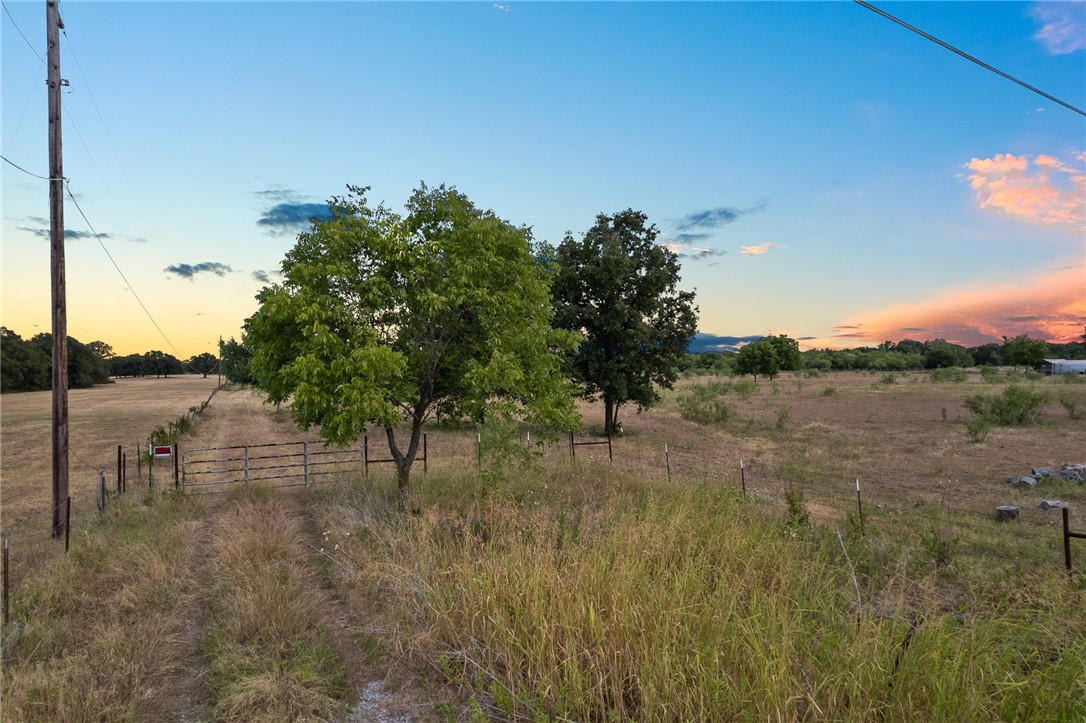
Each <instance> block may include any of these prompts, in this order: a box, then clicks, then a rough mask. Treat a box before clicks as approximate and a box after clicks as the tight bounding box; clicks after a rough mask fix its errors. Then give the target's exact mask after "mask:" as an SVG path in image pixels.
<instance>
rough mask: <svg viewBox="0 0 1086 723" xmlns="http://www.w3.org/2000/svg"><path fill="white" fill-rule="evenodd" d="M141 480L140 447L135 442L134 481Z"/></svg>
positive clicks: (141, 460) (141, 462)
mask: <svg viewBox="0 0 1086 723" xmlns="http://www.w3.org/2000/svg"><path fill="white" fill-rule="evenodd" d="M142 479H143V457H142V456H140V445H139V442H136V480H137V481H139V480H142Z"/></svg>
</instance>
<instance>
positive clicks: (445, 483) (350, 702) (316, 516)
mask: <svg viewBox="0 0 1086 723" xmlns="http://www.w3.org/2000/svg"><path fill="white" fill-rule="evenodd" d="M1018 382H1019V383H1022V384H1028V385H1031V386H1032V387H1033V388H1036V389H1039V390H1046V391H1048V392H1049V393H1050V394H1049V396H1050V401H1049V402H1048V403H1047V404H1046V406H1045V408H1044V411H1043V417H1042V420H1041V421H1040V423H1038V424H1035V425H1030V426H1020V427H996V428H994V429H992V430H991V431H990V432H989V433H988V435H987V437H986V438H985V439H984V440H983V441H979V442H978V441H974V440H973V439H972V438H971V437H970V435H969V434H968V433H967V430H966V428H965V426H964V421H965V420H966V419H967V418H969V417H970V416H971V413H970V412H968V411H967V409H966V408H965V406H964V402H965V400H966V398H967V397H969V396H970V395H973V394H977V393H985V394H995V393H998V392H1000V391H1001V390H1002V389H1003V387H1004V383H1005V380H1001V382H1000V383H995V384H993V383H990V382H986V381H984V380H982V379H981V378H980V376H979V375H978V374H976V373H972V374H970V375H969V376H968V377H967V378H966V379H965V381H961V382H937V381H932V379H931V376H930V375H929V374H928V373H924V372H914V373H904V374H897V375H895V376H894V377H893V378H892V380H891V379H890V378H889V377H888V376H887V375H885V374H881V373H880V374H868V373H863V372H849V373H834V374H823V375H821V376H819V377H807V376H804V375H791V374H789V375H785V376H783V377H779V378H777V379H776V380H773V381H769V380H760V381H759V382H758V384H756V385H750V384H743V383H742V382H741V381H740V380H735V379H726V378H719V379H714V378H707V377H702V378H690V379H684V380H681V381H680V383H679V384H678V385H677V388H676V389H675V390H673V391H668V392H665V394H664V400H663V403H662V404H661V405H660V406H659V407H657V408H655V409H653V410H650V411H647V412H645V413H643V414H640V415H637V414H635V413H634V411H633V410H625V409H624V410H623V411H622V421H623V424H624V427H625V432H624V434H623V435H622V436H621V437H615V438H614V439H613V440H612V442H613V445H612V446H613V452H614V461H613V462H612V463H608V462H607V447H606V446H602V445H597V446H591V447H589V446H585V447H578V448H577V460H576V461H571V460H570V459H569V451H568V439H566V438H563V437H557V438H551V439H549V440H546V441H545V442H544V438H543V437H542V436H541V434H540V432H541V431H540V430H526V429H522V430H519V432H518V437H517V445H518V446H520V447H522V448H529V444H528V438H527V435H526V432H528V431H532V445H531V447H530V449H532V450H534V451H535V452H536V456H535V462H534V463H532V464H531V465H530V466H529V467H527V468H523V469H522V468H510V469H507V470H506V471H505V473H504V474H498V473H497V470H496V469H495V468H494V467H493V466H492V465H491V463H490V455H489V453H488V450H489V448H488V447H487V446H486V445H484V454H483V455H482V459H481V463H480V456H479V455H478V448H477V446H476V444H477V442H478V439H479V438H478V437H477V436H476V432H475V430H474V429H472V428H468V427H463V428H457V427H450V426H438V425H433V426H432V427H431V428H430V429H429V430H428V435H429V456H430V459H429V460H428V465H427V466H428V471H427V473H426V474H423V472H422V469H421V465H417V466H416V469H415V471H414V473H413V476H412V482H413V490H412V507H413V508H414V509H413V512H412V513H411V514H409V515H407V516H405V517H401V516H399V515H397V514H396V513H395V512H394V506H395V484H394V481H393V479H392V470H391V469H390V466H389V465H384V466H380V467H375V468H371V470H370V475H369V476H368V477H365V478H364V477H363V476H362V474H361V469H358V470H356V471H355V472H353V473H348V474H346V475H345V476H344V478H342V479H335V480H332V479H329V481H327V482H321V483H320V484H317V485H314V486H313V487H312V488H310V489H308V490H304V489H300V490H298V491H297V492H296V493H284V492H279V491H275V490H261V489H259V488H257V487H255V486H254V487H251V488H248V489H246V488H244V487H243V486H241V485H236V487H237V489H236V490H235V491H234V492H232V493H230V494H226V495H218V496H214V497H207V498H200V499H193V498H183V497H181V496H179V495H176V494H174V493H173V492H172V491H171V490H170V489H169V488H166V489H159V490H157V491H155V492H154V493H153V494H149V493H147V492H146V490H145V489H141V488H140V487H139V485H138V483H134V473H132V472H130V476H129V490H130V493H129V494H127V495H125V496H124V497H123V498H113V499H111V500H110V506H109V508H108V509H107V512H106V513H104V514H102V513H99V512H97V511H96V509H95V507H94V501H93V490H94V480H95V479H96V477H97V470H98V469H103V470H105V471H106V473H107V478H110V479H112V475H113V474H114V473H115V472H114V470H115V464H116V446H117V444H123V445H124V446H125V449H128V450H130V451H129V456H130V459H131V456H132V455H133V454H134V447H135V444H136V443H137V441H142V440H145V439H146V437H147V435H148V433H149V431H150V429H151V428H153V427H154V426H157V425H161V424H165V423H166V422H167V421H169V420H171V419H175V418H176V417H177V416H179V415H181V414H184V413H185V411H186V410H187V409H189V408H190V407H192V406H194V405H198V404H200V403H201V402H202V401H203V400H204V399H206V398H207V395H208V394H209V393H210V392H211V389H212V388H213V386H214V380H210V379H209V380H203V379H199V378H179V379H162V380H155V379H143V380H120V381H119V382H118V383H117V384H113V385H109V386H105V387H99V388H95V389H90V390H82V391H80V392H73V394H72V403H71V407H72V448H73V464H72V490H73V493H72V494H73V498H74V499H75V500H76V508H75V511H74V513H73V528H74V529H73V549H72V553H71V554H70V555H68V556H67V557H66V556H64V554H63V545H62V543H57V542H56V541H53V540H50V539H49V537H48V505H49V502H50V491H49V479H50V477H49V475H50V472H49V470H50V467H49V418H48V412H49V397H48V394H47V393H35V394H25V395H9V396H5V397H4V398H3V400H2V405H3V406H2V407H0V426H2V437H0V441H2V444H3V448H2V457H0V461H2V464H3V467H2V494H3V533H4V535H5V536H8V537H10V538H11V539H12V545H13V547H12V551H13V557H12V570H11V572H12V582H13V584H14V590H13V615H12V623H11V624H10V625H8V626H5V629H4V633H3V655H4V704H3V705H4V716H3V717H4V719H5V720H20V719H81V718H88V717H91V718H97V717H102V716H105V717H108V718H109V719H112V720H152V719H163V718H167V719H188V720H196V719H199V720H283V719H288V718H300V717H301V718H306V717H308V718H319V719H329V720H343V721H355V720H388V721H393V720H468V719H472V720H474V719H478V718H479V717H480V716H481V717H482V718H486V719H494V720H521V719H535V720H587V719H606V718H611V717H617V718H620V719H630V720H646V721H649V720H674V719H688V720H692V719H706V716H708V717H709V718H716V719H750V720H762V719H766V718H774V719H782V720H908V719H910V718H912V719H915V717H916V716H917V715H919V716H920V717H921V718H927V719H959V720H964V719H974V720H975V719H995V718H1003V719H1006V718H1013V719H1018V720H1051V719H1053V716H1055V718H1056V719H1067V720H1070V719H1074V717H1076V716H1079V715H1086V622H1084V621H1086V601H1084V594H1086V593H1084V585H1083V583H1082V582H1081V581H1082V577H1081V576H1080V577H1078V578H1077V582H1076V583H1073V584H1072V583H1069V582H1068V580H1067V576H1066V574H1065V573H1064V571H1063V567H1062V564H1063V561H1062V543H1061V537H1060V535H1059V532H1058V520H1059V518H1058V515H1057V513H1056V512H1052V511H1049V512H1043V511H1041V509H1040V502H1041V501H1042V500H1044V499H1049V498H1053V497H1058V498H1060V499H1062V500H1065V501H1068V502H1070V504H1071V520H1072V528H1073V529H1078V530H1086V517H1084V515H1083V509H1084V508H1086V486H1082V485H1076V484H1074V483H1070V482H1066V481H1058V482H1048V483H1044V484H1042V485H1038V487H1037V488H1036V489H1033V490H1029V491H1018V490H1013V489H1011V488H1010V487H1008V486H1007V485H1005V484H1004V482H1003V479H1004V477H1006V476H1009V475H1014V474H1024V473H1026V472H1028V471H1029V469H1030V467H1033V466H1050V467H1056V468H1058V467H1059V465H1060V464H1061V463H1071V462H1086V459H1083V457H1086V420H1083V419H1081V418H1073V417H1072V416H1071V415H1069V414H1068V413H1067V406H1066V405H1064V404H1061V403H1060V402H1059V401H1058V400H1059V399H1060V397H1061V396H1062V397H1063V398H1065V399H1071V400H1072V401H1074V400H1080V407H1086V384H1075V383H1070V382H1067V381H1064V380H1062V379H1043V380H1024V379H1022V380H1018ZM710 383H715V384H717V385H718V386H717V387H715V395H716V396H717V397H719V398H720V400H723V403H724V404H725V405H726V407H727V409H726V413H724V414H722V415H721V416H720V419H719V420H717V421H715V422H712V423H697V422H694V421H690V420H688V419H684V418H683V414H682V409H683V404H684V402H683V400H684V399H686V398H688V397H689V395H691V394H692V393H694V392H695V389H696V388H698V387H704V386H706V385H708V384H710ZM831 390H832V391H831ZM1071 406H1072V407H1073V406H1074V405H1071ZM582 416H583V420H584V423H585V427H586V430H587V431H588V432H589V433H590V432H591V430H592V429H593V428H595V429H597V430H598V429H599V427H600V426H601V423H602V411H601V410H600V408H599V406H598V405H595V404H588V403H584V404H582ZM688 416H689V415H688ZM313 439H316V430H309V431H304V432H303V431H301V430H298V429H297V428H296V427H295V426H294V425H293V423H292V422H291V420H290V417H289V414H288V413H287V412H285V411H284V412H283V413H276V412H275V410H274V408H273V407H270V406H267V405H262V404H261V401H260V397H259V395H257V394H255V393H253V392H250V391H246V390H241V391H221V392H219V393H218V394H216V395H215V397H214V399H213V400H212V402H211V405H210V406H209V407H208V409H207V411H206V412H205V413H204V414H203V416H202V417H201V418H200V419H199V420H198V422H197V425H196V428H195V429H194V430H193V431H192V433H190V434H187V435H185V436H184V437H183V438H182V440H181V443H180V444H181V446H182V447H183V448H184V447H186V446H187V447H191V448H195V447H208V446H229V445H238V444H261V443H269V442H296V441H301V440H313ZM381 439H382V438H381V436H380V435H371V439H370V444H371V451H376V452H377V454H380V455H381V456H385V454H386V452H387V450H385V449H383V448H382V445H381ZM665 444H666V445H667V452H666V454H665V447H664V445H665ZM75 453H78V455H79V458H77V457H76V456H75ZM80 458H81V459H80ZM740 458H742V459H743V460H744V477H741V476H740V471H739V465H738V462H739V459H740ZM669 471H670V480H669ZM856 478H859V479H860V480H861V485H862V489H863V504H864V513H865V514H864V518H863V520H864V523H865V526H864V527H863V528H859V527H858V522H859V516H858V515H857V514H856V498H855V487H854V483H855V479H856ZM744 481H745V484H746V488H747V499H746V500H744V499H743V498H742V495H741V493H740V488H741V486H742V484H743V482H744ZM1001 504H1014V505H1018V506H1019V507H1020V508H1021V510H1022V516H1021V520H1020V521H1019V522H1014V523H997V522H995V521H994V520H993V511H994V508H995V506H996V505H1001ZM850 513H852V514H850ZM861 529H862V532H861ZM1072 546H1073V548H1074V550H1073V552H1074V556H1075V559H1076V561H1077V564H1078V566H1079V568H1080V569H1081V568H1082V567H1083V562H1082V561H1083V560H1086V545H1083V544H1080V543H1079V542H1078V541H1073V543H1072ZM76 601H78V602H76ZM906 651H911V652H906ZM88 670H89V671H91V672H92V673H93V674H92V675H87V674H86V673H87V671H88Z"/></svg>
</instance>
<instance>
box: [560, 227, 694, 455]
mask: <svg viewBox="0 0 1086 723" xmlns="http://www.w3.org/2000/svg"><path fill="white" fill-rule="evenodd" d="M658 236H659V231H658V229H657V228H656V226H655V225H652V224H649V223H648V217H647V216H646V215H645V214H644V213H641V212H640V211H635V210H633V209H627V210H625V211H621V212H619V213H616V214H613V215H606V214H602V213H601V214H599V215H598V216H597V217H596V223H595V224H594V225H593V226H592V228H590V229H589V230H588V232H587V233H585V234H584V236H583V237H582V238H581V239H580V240H576V239H574V238H573V235H572V234H566V237H565V239H564V240H563V241H562V243H561V244H560V245H559V246H558V249H557V252H556V255H555V260H556V262H557V264H558V276H557V278H556V279H555V282H554V305H555V317H554V323H555V326H557V327H558V328H561V329H568V330H571V331H579V332H582V333H583V334H584V341H582V342H581V344H580V346H579V347H577V349H576V351H575V352H574V353H573V354H572V355H571V356H570V357H569V366H570V368H571V370H572V373H573V375H574V377H575V378H576V379H577V380H578V381H579V382H580V384H581V385H582V389H583V394H584V396H585V397H586V398H588V399H595V398H597V397H602V398H603V402H604V431H605V432H606V433H608V434H610V433H611V432H613V431H614V429H615V427H616V425H617V424H618V412H619V408H620V407H621V406H622V405H623V404H626V403H631V402H632V403H634V404H636V405H637V408H638V410H641V409H643V408H646V407H650V406H652V405H653V404H655V403H656V402H657V401H658V400H659V395H658V393H657V391H656V389H655V386H661V387H664V388H670V387H671V386H672V384H673V383H674V381H675V377H676V373H677V367H678V363H679V360H680V359H682V358H683V356H684V355H685V354H686V347H687V345H688V344H689V343H690V339H691V338H692V337H693V336H694V334H695V332H697V324H698V309H697V307H696V306H695V305H694V292H692V291H678V290H677V289H676V286H677V284H678V282H679V261H678V257H676V256H675V254H673V253H672V252H670V251H668V250H667V249H666V248H664V247H663V246H660V245H658V244H657V243H656V239H657V237H658Z"/></svg>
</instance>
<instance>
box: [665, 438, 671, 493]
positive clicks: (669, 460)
mask: <svg viewBox="0 0 1086 723" xmlns="http://www.w3.org/2000/svg"><path fill="white" fill-rule="evenodd" d="M664 464H665V465H667V483H668V484H671V455H669V454H668V452H667V442H664Z"/></svg>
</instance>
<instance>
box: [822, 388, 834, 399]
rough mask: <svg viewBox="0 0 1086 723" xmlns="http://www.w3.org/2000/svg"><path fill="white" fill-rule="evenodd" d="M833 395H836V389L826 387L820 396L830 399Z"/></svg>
mask: <svg viewBox="0 0 1086 723" xmlns="http://www.w3.org/2000/svg"><path fill="white" fill-rule="evenodd" d="M834 394H837V388H836V387H826V388H825V389H823V390H822V396H824V397H832V396H833V395H834Z"/></svg>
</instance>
